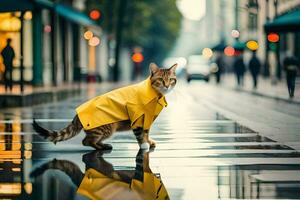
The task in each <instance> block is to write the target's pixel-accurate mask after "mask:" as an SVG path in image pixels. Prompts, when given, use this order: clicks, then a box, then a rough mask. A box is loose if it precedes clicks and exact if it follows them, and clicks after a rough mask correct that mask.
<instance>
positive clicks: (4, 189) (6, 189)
mask: <svg viewBox="0 0 300 200" xmlns="http://www.w3.org/2000/svg"><path fill="white" fill-rule="evenodd" d="M0 194H2V195H11V194H21V183H0Z"/></svg>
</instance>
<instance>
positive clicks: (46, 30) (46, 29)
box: [44, 25, 52, 33]
mask: <svg viewBox="0 0 300 200" xmlns="http://www.w3.org/2000/svg"><path fill="white" fill-rule="evenodd" d="M51 30H52V28H51V26H50V25H45V26H44V32H45V33H50V32H51Z"/></svg>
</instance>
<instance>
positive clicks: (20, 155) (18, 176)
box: [0, 117, 32, 197]
mask: <svg viewBox="0 0 300 200" xmlns="http://www.w3.org/2000/svg"><path fill="white" fill-rule="evenodd" d="M21 131H22V123H21V121H20V118H19V117H14V118H13V119H9V120H2V121H1V122H0V132H1V135H0V164H2V163H4V164H5V166H6V167H5V168H1V170H3V173H5V174H6V176H7V178H8V179H9V180H11V181H9V182H8V183H1V181H2V180H0V194H1V195H7V196H8V197H10V196H15V195H19V194H21V192H22V186H23V188H24V190H25V191H26V193H27V194H31V193H32V183H30V182H29V181H30V178H29V172H30V168H31V160H28V159H31V157H32V151H31V150H32V144H31V143H29V142H28V143H25V144H24V143H23V142H22V137H26V138H27V140H28V141H31V135H24V136H22V134H21ZM3 133H4V134H3ZM23 139H24V138H23ZM23 149H25V150H24V151H23ZM12 178H13V179H12ZM19 180H22V181H24V182H26V183H25V184H24V185H23V183H18V181H19Z"/></svg>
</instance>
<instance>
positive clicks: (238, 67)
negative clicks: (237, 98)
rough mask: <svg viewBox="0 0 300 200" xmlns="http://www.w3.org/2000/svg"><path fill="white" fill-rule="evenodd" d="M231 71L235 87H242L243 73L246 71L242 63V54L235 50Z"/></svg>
mask: <svg viewBox="0 0 300 200" xmlns="http://www.w3.org/2000/svg"><path fill="white" fill-rule="evenodd" d="M233 70H234V73H235V75H236V80H237V86H241V85H243V82H244V73H245V71H246V66H245V64H244V61H243V52H242V51H238V50H236V52H235V59H234V62H233Z"/></svg>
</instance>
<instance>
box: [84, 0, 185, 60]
mask: <svg viewBox="0 0 300 200" xmlns="http://www.w3.org/2000/svg"><path fill="white" fill-rule="evenodd" d="M120 1H122V0H88V1H87V12H88V11H89V10H91V9H93V8H97V9H100V10H101V12H102V14H103V16H102V17H103V18H102V22H101V26H102V28H103V29H104V31H105V32H106V33H115V30H116V24H117V23H116V22H117V17H118V13H117V12H118V6H119V3H120ZM124 9H125V18H124V19H123V20H124V29H123V36H122V38H123V39H122V41H123V42H122V43H123V46H126V47H128V48H133V47H135V46H140V47H142V48H143V54H144V57H145V63H148V62H149V61H155V62H158V63H160V62H161V61H162V59H163V58H164V57H165V56H166V55H167V53H168V52H169V51H170V49H171V48H172V47H173V45H174V42H175V40H176V38H177V36H178V33H179V30H180V22H181V14H180V12H179V11H178V9H177V7H176V0H163V1H162V0H128V1H127V6H126V8H124Z"/></svg>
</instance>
